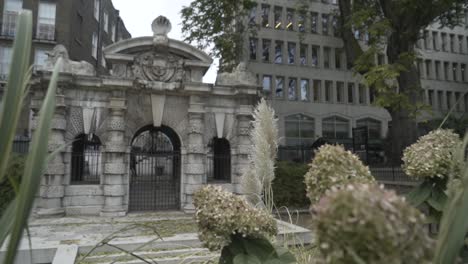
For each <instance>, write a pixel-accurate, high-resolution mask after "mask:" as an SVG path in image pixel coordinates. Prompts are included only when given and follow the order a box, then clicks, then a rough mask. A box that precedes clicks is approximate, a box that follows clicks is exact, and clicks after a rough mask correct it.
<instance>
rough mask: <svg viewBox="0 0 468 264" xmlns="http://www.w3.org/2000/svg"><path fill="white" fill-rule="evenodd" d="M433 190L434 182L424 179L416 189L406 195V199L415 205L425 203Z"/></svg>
mask: <svg viewBox="0 0 468 264" xmlns="http://www.w3.org/2000/svg"><path fill="white" fill-rule="evenodd" d="M431 192H432V183H431V182H430V181H424V182H423V183H421V184H420V185H419V186H418V187H416V188H415V189H414V190H412V191H411V192H410V193H408V194H407V195H406V199H407V201H408V203H409V204H411V205H412V206H414V207H418V206H420V205H421V204H422V203H424V202H425V201H426V200H427V199H428V198H429V196H430V195H431Z"/></svg>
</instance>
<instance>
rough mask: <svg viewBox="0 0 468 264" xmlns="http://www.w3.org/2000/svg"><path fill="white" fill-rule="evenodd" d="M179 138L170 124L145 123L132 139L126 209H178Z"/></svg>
mask: <svg viewBox="0 0 468 264" xmlns="http://www.w3.org/2000/svg"><path fill="white" fill-rule="evenodd" d="M180 145H181V144H180V140H179V137H178V136H177V134H176V133H175V132H174V130H172V129H171V128H169V127H166V126H161V127H153V126H146V127H144V128H142V129H140V130H139V131H138V132H137V133H136V134H135V137H134V138H133V140H132V144H131V154H130V186H129V211H133V212H135V211H155V210H178V209H180V178H181V177H180V171H181V158H180Z"/></svg>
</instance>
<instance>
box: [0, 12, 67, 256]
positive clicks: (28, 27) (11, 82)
mask: <svg viewBox="0 0 468 264" xmlns="http://www.w3.org/2000/svg"><path fill="white" fill-rule="evenodd" d="M31 38H32V14H31V12H30V11H22V12H21V13H20V15H19V17H18V27H17V34H16V38H15V42H14V45H13V58H12V60H11V61H12V64H11V67H10V71H9V72H10V75H9V78H8V83H7V85H6V89H5V93H4V96H3V98H2V103H1V104H0V139H1V140H0V183H3V182H5V181H10V184H12V185H14V184H15V182H14V181H12V180H11V179H9V178H7V174H6V171H7V167H8V161H9V160H10V156H11V150H12V144H13V139H14V136H15V131H16V127H17V124H18V119H19V115H20V112H21V108H22V107H23V99H24V97H25V96H24V95H25V94H26V92H27V87H28V84H29V80H30V76H31V72H32V70H31V67H30V53H31V43H32V39H31ZM61 63H62V61H61V59H59V60H58V61H57V64H56V65H55V68H54V72H53V74H52V78H51V81H50V84H49V87H48V90H47V94H46V96H45V99H44V102H43V105H42V107H41V110H40V117H39V122H38V123H37V127H36V130H35V133H34V135H33V139H32V142H31V146H30V150H29V154H28V155H27V157H26V162H25V168H24V172H23V174H22V177H21V184H20V185H19V188H18V189H17V190H15V196H16V197H15V198H14V200H13V201H11V202H10V203H9V205H8V206H7V208H6V210H5V211H4V213H3V215H2V217H1V219H0V226H1V227H2V228H1V229H0V244H2V245H3V244H5V241H6V240H7V237H8V236H9V239H8V245H7V252H6V254H5V259H4V263H5V264H10V263H13V261H14V259H15V256H16V253H17V249H18V246H19V243H20V241H21V238H22V235H23V231H24V229H25V226H26V224H27V220H28V217H29V215H30V212H31V209H32V205H33V202H34V197H35V194H36V193H37V191H38V188H39V186H40V180H41V176H42V174H43V171H44V168H45V164H46V163H47V160H48V146H47V144H48V140H47V139H48V138H49V134H50V128H51V120H52V117H53V114H54V111H55V96H56V88H57V79H58V70H59V68H60V66H61Z"/></svg>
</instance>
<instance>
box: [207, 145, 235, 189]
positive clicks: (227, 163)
mask: <svg viewBox="0 0 468 264" xmlns="http://www.w3.org/2000/svg"><path fill="white" fill-rule="evenodd" d="M209 147H210V153H208V162H207V180H208V182H230V181H231V145H230V144H229V141H228V140H227V139H225V138H217V137H216V138H213V139H212V140H211V142H210V146H209Z"/></svg>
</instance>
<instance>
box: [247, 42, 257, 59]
mask: <svg viewBox="0 0 468 264" xmlns="http://www.w3.org/2000/svg"><path fill="white" fill-rule="evenodd" d="M257 42H258V40H257V39H254V38H251V39H250V41H249V50H250V60H257Z"/></svg>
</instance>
